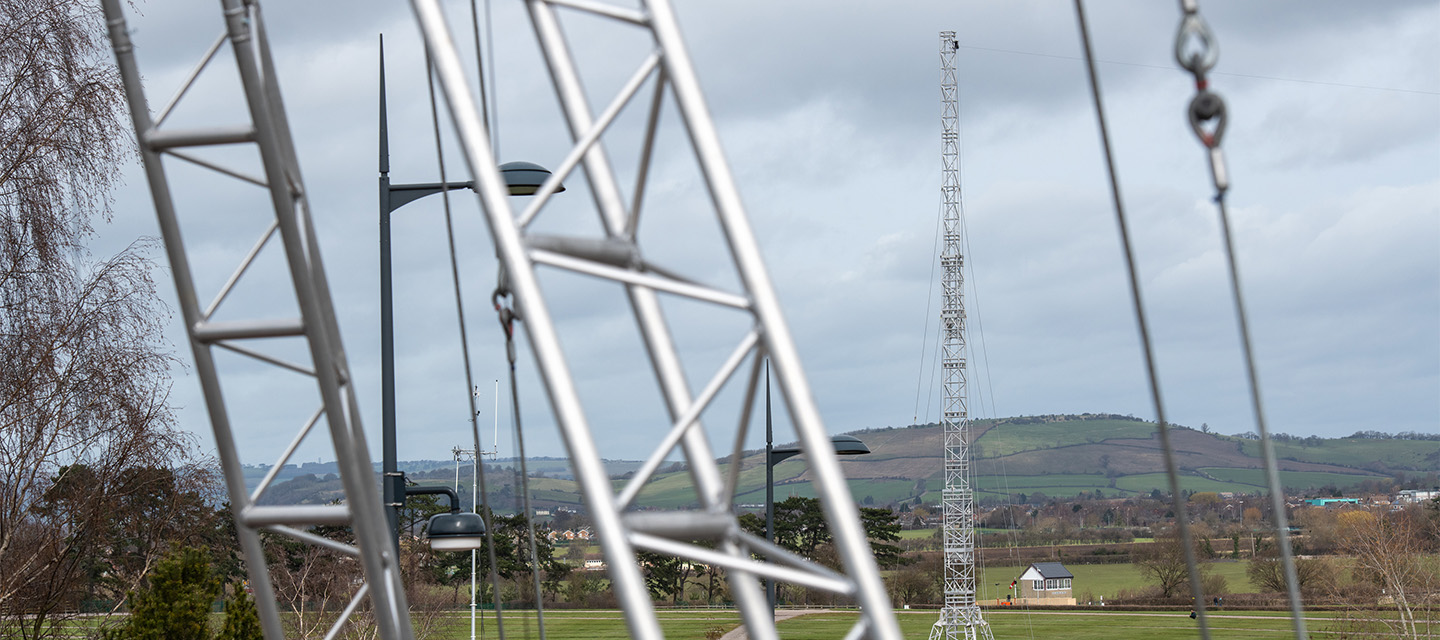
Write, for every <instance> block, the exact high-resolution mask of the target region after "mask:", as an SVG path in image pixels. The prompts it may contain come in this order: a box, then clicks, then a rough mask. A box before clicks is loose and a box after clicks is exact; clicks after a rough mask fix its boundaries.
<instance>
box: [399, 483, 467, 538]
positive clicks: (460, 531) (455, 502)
mask: <svg viewBox="0 0 1440 640" xmlns="http://www.w3.org/2000/svg"><path fill="white" fill-rule="evenodd" d="M403 490H404V492H405V493H404V495H403V496H402V497H401V503H402V504H403V503H404V501H405V498H407V497H409V496H415V495H435V494H442V493H443V494H445V496H447V497H449V498H450V513H437V514H435V515H433V516H430V524H429V526H427V527H426V528H425V532H426V535H428V536H429V537H430V548H431V549H434V550H436V551H468V550H470V549H479V548H480V547H481V546H484V544H485V519H484V518H481V517H480V514H478V513H462V512H461V511H460V496H458V495H456V494H455V490H454V489H451V488H450V487H434V486H430V487H403Z"/></svg>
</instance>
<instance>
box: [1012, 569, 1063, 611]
mask: <svg viewBox="0 0 1440 640" xmlns="http://www.w3.org/2000/svg"><path fill="white" fill-rule="evenodd" d="M1074 580H1075V574H1072V573H1070V570H1069V569H1066V568H1065V565H1063V564H1061V563H1059V562H1036V563H1034V564H1032V565H1030V567H1029V568H1027V569H1026V570H1025V573H1022V574H1020V578H1019V579H1018V580H1016V587H1015V596H1016V598H1018V600H1017V604H1021V605H1047V604H1053V605H1074V604H1075V595H1074V593H1075V592H1074V591H1073V586H1072V583H1073V581H1074Z"/></svg>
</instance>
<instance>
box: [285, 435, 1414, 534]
mask: <svg viewBox="0 0 1440 640" xmlns="http://www.w3.org/2000/svg"><path fill="white" fill-rule="evenodd" d="M972 432H973V433H974V434H976V435H975V436H973V437H975V438H976V439H975V444H974V448H973V449H972V453H973V454H974V463H973V464H974V471H975V488H976V494H977V499H979V500H981V501H986V500H993V501H1009V500H1013V499H1014V498H1015V497H1017V496H1019V495H1020V494H1026V495H1027V497H1030V496H1034V495H1035V494H1037V493H1043V494H1044V495H1046V496H1050V497H1069V496H1074V495H1076V494H1079V493H1082V492H1083V493H1087V494H1091V495H1094V494H1096V493H1099V494H1102V495H1105V496H1117V497H1120V496H1129V495H1139V494H1147V493H1150V492H1151V491H1153V490H1155V489H1161V490H1162V491H1164V490H1166V486H1167V483H1166V479H1165V468H1164V461H1163V458H1162V452H1161V450H1160V447H1159V442H1158V439H1157V437H1156V434H1155V425H1154V424H1153V423H1150V422H1145V421H1142V420H1137V419H1134V418H1130V417H1127V416H1117V415H1105V414H1083V415H1059V416H1026V417H1017V418H1004V419H991V420H977V421H974V422H973V423H972ZM853 435H856V436H858V437H859V438H861V439H862V440H864V441H865V443H866V444H867V445H868V446H869V447H870V450H871V453H870V454H869V455H864V456H853V457H847V458H842V460H841V466H842V468H843V469H844V471H845V473H846V475H847V477H848V478H849V479H850V480H849V482H850V487H851V491H852V493H853V494H854V495H855V497H856V499H857V500H858V501H860V502H862V503H865V504H876V505H883V504H891V503H897V502H900V501H907V502H910V503H916V502H917V501H918V502H938V501H939V499H940V496H939V492H940V489H941V484H942V479H941V436H942V433H941V429H940V427H939V426H938V425H934V424H930V425H916V426H911V427H903V428H884V429H869V430H864V431H858V432H854V433H853ZM1171 440H1172V442H1173V444H1174V445H1175V453H1176V456H1175V457H1176V462H1177V463H1178V464H1179V466H1180V469H1181V476H1182V486H1183V487H1184V488H1186V489H1189V490H1196V491H1234V492H1237V493H1254V492H1258V491H1262V490H1263V487H1264V484H1265V482H1264V471H1263V465H1262V462H1261V460H1260V458H1259V447H1258V443H1257V442H1256V441H1254V440H1251V439H1246V438H1241V437H1235V436H1225V435H1219V434H1214V433H1205V432H1202V431H1197V430H1193V429H1189V428H1184V427H1179V428H1175V429H1173V430H1172V432H1171ZM763 455H764V453H763V451H749V452H746V456H745V457H744V458H742V460H741V471H740V479H739V485H738V486H739V490H738V492H737V494H738V495H737V501H738V502H739V503H741V504H746V505H749V504H759V503H763V502H764V482H765V469H764V467H763V465H762V463H761V461H762V459H763ZM1277 456H1278V457H1279V458H1280V460H1279V468H1280V472H1281V481H1282V482H1283V483H1284V484H1285V485H1286V487H1287V488H1289V489H1290V490H1305V489H1312V488H1318V487H1329V486H1333V487H1336V488H1340V489H1346V488H1353V487H1356V486H1357V485H1359V484H1361V483H1362V482H1365V481H1367V480H1369V481H1372V482H1373V481H1376V480H1383V479H1386V478H1389V477H1391V476H1392V475H1393V474H1394V473H1396V472H1406V473H1411V474H1413V473H1421V474H1424V473H1433V470H1434V469H1436V468H1440V440H1400V439H1393V438H1389V439H1387V438H1375V437H1352V438H1333V439H1325V438H1306V439H1298V438H1288V437H1282V438H1281V439H1280V441H1279V442H1277ZM555 462H556V461H555V460H553V459H552V460H547V461H545V464H535V463H532V464H531V465H530V468H531V472H532V474H534V473H535V470H536V469H537V468H540V469H543V470H544V473H545V475H546V476H547V477H532V478H531V479H530V489H531V492H532V502H533V503H534V504H535V506H536V508H553V507H557V506H575V507H578V506H580V504H581V502H582V500H581V497H580V495H579V491H578V488H577V487H576V485H575V483H574V482H573V481H571V480H569V479H568V474H566V473H564V468H563V465H559V464H555ZM498 464H499V465H504V464H505V461H501V462H499V463H498ZM611 464H612V467H613V468H612V472H613V473H616V474H622V475H623V474H625V473H626V472H628V471H631V470H633V469H634V468H635V467H636V466H637V463H635V462H633V461H615V462H613V463H611ZM401 466H402V468H405V469H409V470H411V472H410V477H411V478H412V479H413V480H415V481H417V482H420V483H422V484H450V483H452V482H454V480H455V475H454V468H453V463H450V462H445V463H435V462H417V463H403V464H402V465H401ZM678 467H679V465H676V466H675V467H672V468H670V470H668V471H666V472H663V473H659V474H657V475H656V476H655V477H654V478H652V479H651V480H650V481H649V482H647V483H646V486H645V488H644V489H643V490H642V491H641V492H640V495H639V498H638V502H639V503H640V504H641V505H642V506H653V507H683V506H686V505H691V504H695V503H696V502H697V500H696V496H695V492H694V489H693V488H692V486H691V484H690V478H689V474H688V473H687V472H686V471H684V470H683V469H682V468H678ZM487 468H489V467H487ZM722 468H724V469H726V471H727V472H728V468H729V466H728V463H726V464H722ZM419 469H429V470H428V471H418V470H419ZM466 471H468V470H467V469H462V473H461V478H460V482H461V485H462V486H466V485H468V484H469V483H470V478H469V475H470V474H469V473H466ZM516 480H517V479H516V476H515V474H514V473H513V472H506V471H502V472H499V473H491V472H487V481H488V483H489V486H490V495H491V496H492V504H495V505H497V508H500V509H502V510H504V507H503V506H500V505H507V504H514V502H515V496H516V495H517V492H516V490H515V486H514V485H515V484H516ZM297 481H298V482H297ZM626 481H627V480H624V479H617V480H616V481H615V482H616V486H617V487H618V486H620V485H621V484H623V483H624V482H626ZM291 482H296V484H295V485H294V486H293V487H287V486H285V485H289V484H291ZM775 483H776V489H775V493H776V496H777V498H778V499H783V498H785V497H789V496H791V495H796V496H807V497H808V496H813V491H812V489H811V487H810V477H809V473H808V471H807V467H806V464H805V462H804V458H803V457H797V458H791V459H789V460H786V461H784V462H782V463H780V464H779V465H776V467H775ZM329 484H336V485H337V486H335V487H328V486H327V485H329ZM292 489H293V490H292ZM327 489H328V490H327ZM336 489H338V482H335V481H333V480H328V479H327V478H326V477H324V476H317V475H300V476H297V477H296V478H295V480H292V481H290V482H285V483H282V484H280V485H277V486H276V487H275V488H274V490H275V491H276V495H277V497H278V496H279V495H286V496H288V497H289V498H292V499H293V498H294V497H296V496H297V493H296V491H294V490H302V491H307V492H313V493H314V495H315V498H316V500H317V501H320V500H321V499H322V498H323V497H324V496H326V495H331V494H332V493H333V491H334V490H336ZM462 493H468V492H462Z"/></svg>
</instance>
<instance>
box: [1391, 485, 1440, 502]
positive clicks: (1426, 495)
mask: <svg viewBox="0 0 1440 640" xmlns="http://www.w3.org/2000/svg"><path fill="white" fill-rule="evenodd" d="M1436 498H1440V488H1435V489H1431V490H1429V491H1426V490H1424V489H1406V490H1404V491H1401V492H1400V493H1399V494H1397V495H1396V496H1395V504H1419V503H1421V502H1429V501H1431V500H1434V499H1436Z"/></svg>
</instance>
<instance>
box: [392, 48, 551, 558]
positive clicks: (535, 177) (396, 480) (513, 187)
mask: <svg viewBox="0 0 1440 640" xmlns="http://www.w3.org/2000/svg"><path fill="white" fill-rule="evenodd" d="M499 169H500V175H501V176H502V177H503V178H504V179H505V184H506V186H507V187H508V188H509V190H510V195H515V196H523V195H532V194H534V193H535V192H536V190H538V189H539V188H540V185H542V184H544V182H545V179H546V178H547V177H549V175H550V172H549V171H548V170H546V169H545V168H544V167H541V166H540V165H537V164H534V163H530V162H507V163H505V164H502V165H500V167H499ZM474 188H475V181H473V180H466V181H464V182H443V183H441V182H424V183H415V184H390V131H389V118H388V116H387V115H386V110H385V37H384V36H383V35H382V36H381V37H380V415H381V419H380V434H381V436H380V437H381V458H382V461H381V466H382V469H381V472H382V474H383V477H382V480H381V482H380V487H381V492H382V494H383V497H382V500H383V502H384V504H385V519H386V521H387V523H388V524H389V527H390V533H391V542H392V543H393V544H394V545H395V548H396V550H397V553H398V550H399V548H400V508H401V507H403V506H405V496H406V494H407V492H406V490H405V474H403V473H401V472H400V470H399V469H398V468H397V467H398V464H399V463H398V461H397V460H398V459H397V457H396V455H397V454H396V451H395V305H394V297H393V294H394V291H393V286H392V283H391V276H390V266H391V261H390V214H392V213H394V212H395V210H396V209H399V208H400V207H403V206H405V205H407V204H409V203H411V202H414V201H416V200H419V199H420V198H423V197H425V196H429V195H434V194H437V193H440V192H442V191H454V190H457V189H474ZM564 190H565V186H564V185H559V186H557V188H556V189H555V193H560V192H561V191H564ZM409 493H411V494H413V493H415V492H414V491H410V492H409Z"/></svg>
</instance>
